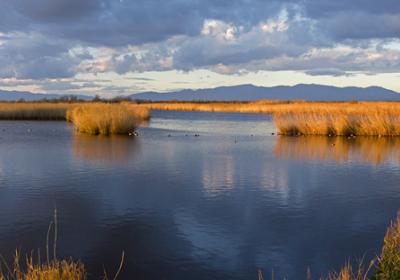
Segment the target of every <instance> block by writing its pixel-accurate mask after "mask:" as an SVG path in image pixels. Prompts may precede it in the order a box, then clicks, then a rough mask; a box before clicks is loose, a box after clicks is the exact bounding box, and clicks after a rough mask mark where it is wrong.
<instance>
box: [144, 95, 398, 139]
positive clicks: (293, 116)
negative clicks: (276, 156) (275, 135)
mask: <svg viewBox="0 0 400 280" xmlns="http://www.w3.org/2000/svg"><path fill="white" fill-rule="evenodd" d="M138 106H142V107H145V108H148V109H152V110H185V111H206V112H240V113H268V114H273V116H274V122H275V124H276V127H277V129H278V131H279V133H280V134H283V135H331V136H339V135H340V136H342V135H344V136H351V135H368V136H400V102H305V101H269V100H260V101H255V102H153V103H143V104H138Z"/></svg>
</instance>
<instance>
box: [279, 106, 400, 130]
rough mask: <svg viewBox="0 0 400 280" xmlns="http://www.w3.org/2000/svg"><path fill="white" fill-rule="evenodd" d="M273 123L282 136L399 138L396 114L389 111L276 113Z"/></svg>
mask: <svg viewBox="0 0 400 280" xmlns="http://www.w3.org/2000/svg"><path fill="white" fill-rule="evenodd" d="M274 121H275V124H276V126H277V128H278V130H279V133H280V134H283V135H328V136H356V135H360V136H400V111H399V110H393V109H381V110H379V109H375V108H358V110H355V111H353V110H349V109H347V108H334V109H331V110H326V111H321V110H318V111H311V110H310V111H303V112H289V113H277V114H275V115H274Z"/></svg>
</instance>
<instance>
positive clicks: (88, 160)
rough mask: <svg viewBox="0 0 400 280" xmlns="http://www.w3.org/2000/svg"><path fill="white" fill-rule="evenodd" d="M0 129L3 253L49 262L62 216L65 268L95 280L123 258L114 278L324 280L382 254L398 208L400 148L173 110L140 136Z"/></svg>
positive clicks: (64, 128) (54, 125) (249, 117)
mask: <svg viewBox="0 0 400 280" xmlns="http://www.w3.org/2000/svg"><path fill="white" fill-rule="evenodd" d="M0 128H1V129H0V139H1V144H0V213H1V216H0V252H1V253H2V255H3V256H11V255H12V254H13V252H14V250H15V248H20V249H21V250H22V251H23V252H29V251H30V250H32V249H36V248H41V250H42V251H43V250H44V246H45V242H46V240H45V238H46V231H47V228H48V225H49V221H51V220H52V215H53V210H54V207H56V208H57V211H58V213H59V218H58V219H59V236H58V240H59V241H58V250H59V252H58V255H59V257H60V258H62V257H65V258H68V257H70V256H73V257H74V258H77V259H81V260H82V262H83V263H85V265H86V268H87V270H88V273H89V275H90V276H92V277H94V278H96V277H97V276H99V275H102V272H103V266H104V267H105V268H106V269H107V271H115V270H116V268H117V267H118V264H119V260H120V256H121V252H122V251H124V252H125V254H126V259H125V263H124V267H123V271H122V274H121V279H129V278H135V279H255V278H256V275H257V270H258V269H261V270H262V271H263V272H264V274H265V275H270V273H271V271H274V274H275V276H276V278H277V279H280V278H282V277H285V276H286V277H288V278H289V279H299V278H298V277H299V275H300V277H302V275H304V277H302V278H301V279H303V278H304V279H305V276H306V271H307V268H308V267H309V268H310V270H311V272H312V274H313V276H315V277H318V276H320V275H321V274H326V273H328V272H329V271H331V270H332V269H339V268H340V267H341V266H342V265H343V264H344V263H345V262H346V261H348V260H349V259H357V258H359V257H362V256H365V258H366V259H369V258H372V257H374V256H375V255H377V254H378V253H379V250H380V248H381V246H382V240H383V237H384V234H385V231H386V228H387V227H388V225H389V224H390V221H391V220H393V219H394V218H395V217H396V211H397V209H398V208H399V201H400V192H399V184H398V182H399V179H400V172H399V171H400V162H399V159H400V158H399V154H398V147H399V146H400V142H399V141H400V140H396V139H390V140H385V139H375V140H376V141H377V142H375V140H374V139H371V138H365V139H364V140H363V138H361V137H358V138H357V139H351V140H347V139H345V138H335V139H331V140H327V138H315V137H311V138H307V137H283V136H273V135H271V133H273V132H276V128H275V127H274V125H273V122H272V118H271V116H269V115H261V114H237V113H199V112H177V111H168V112H163V111H154V112H153V113H152V119H151V121H150V122H149V123H148V125H147V126H146V127H142V128H140V129H139V137H122V136H121V137H120V136H115V137H102V136H91V135H82V134H78V133H77V132H76V131H75V128H74V127H73V125H72V124H70V123H67V122H52V121H47V122H32V121H19V122H15V121H2V122H1V123H0ZM195 135H198V137H195ZM332 144H334V145H332ZM368 147H369V148H368ZM379 155H382V156H381V157H379V158H377V156H379Z"/></svg>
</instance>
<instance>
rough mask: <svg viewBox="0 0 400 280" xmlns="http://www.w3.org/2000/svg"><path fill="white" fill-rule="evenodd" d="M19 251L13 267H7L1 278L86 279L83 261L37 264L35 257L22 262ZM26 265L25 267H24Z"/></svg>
mask: <svg viewBox="0 0 400 280" xmlns="http://www.w3.org/2000/svg"><path fill="white" fill-rule="evenodd" d="M20 259H21V258H20V255H19V253H18V252H17V253H16V255H15V259H14V264H13V267H11V268H10V267H8V266H5V267H6V270H7V272H6V273H3V272H2V273H1V274H0V280H84V279H86V271H85V267H84V265H83V264H82V263H81V262H75V261H72V260H52V261H50V262H48V263H45V264H40V262H39V263H38V264H35V263H34V261H33V258H32V257H30V258H27V259H26V263H24V264H21V260H20ZM22 267H24V268H22Z"/></svg>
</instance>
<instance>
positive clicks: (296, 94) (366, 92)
mask: <svg viewBox="0 0 400 280" xmlns="http://www.w3.org/2000/svg"><path fill="white" fill-rule="evenodd" d="M62 96H63V95H61V94H45V93H32V92H28V91H5V90H0V100H3V101H17V100H20V99H24V100H26V101H37V100H42V99H45V98H46V99H58V98H60V97H62ZM68 96H69V97H70V96H74V97H76V98H79V99H83V100H91V99H92V98H93V97H91V96H87V95H68ZM127 97H128V98H131V99H132V100H151V101H171V100H179V101H181V100H202V101H217V100H220V101H234V100H237V101H254V100H259V99H282V100H308V101H351V100H360V101H362V100H365V101H375V100H387V101H400V93H398V92H395V91H392V90H389V89H386V88H383V87H376V86H375V87H366V88H362V87H334V86H325V85H317V84H298V85H295V86H275V87H261V86H254V85H238V86H225V87H217V88H207V89H197V90H191V89H185V90H180V91H174V92H166V93H160V92H142V93H136V94H131V95H128V96H127Z"/></svg>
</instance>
